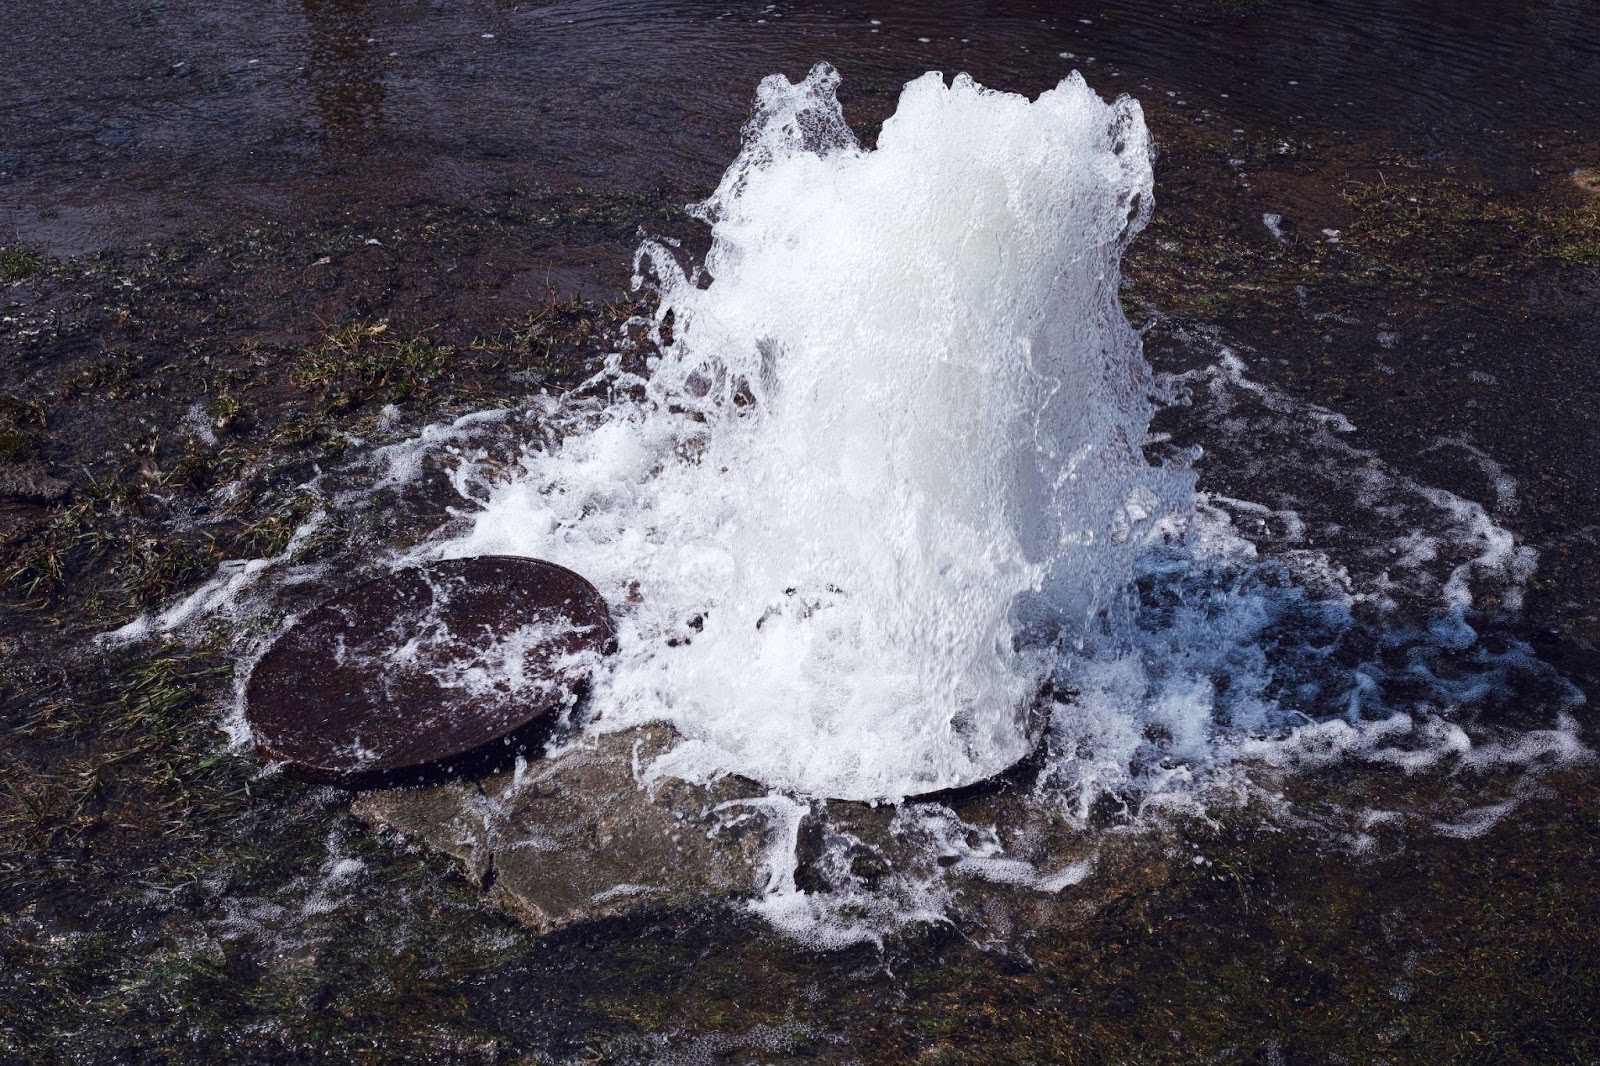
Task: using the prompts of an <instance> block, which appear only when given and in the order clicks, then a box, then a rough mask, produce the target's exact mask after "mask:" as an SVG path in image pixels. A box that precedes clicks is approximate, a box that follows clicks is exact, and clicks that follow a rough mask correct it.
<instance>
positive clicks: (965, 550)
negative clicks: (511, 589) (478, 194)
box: [449, 66, 1190, 799]
mask: <svg viewBox="0 0 1600 1066" xmlns="http://www.w3.org/2000/svg"><path fill="white" fill-rule="evenodd" d="M837 81H838V76H837V75H836V74H835V73H834V72H833V71H832V70H831V69H830V68H828V67H826V66H819V67H818V68H817V69H816V70H814V71H813V72H812V73H811V74H810V76H809V77H807V78H806V79H805V80H804V81H802V82H800V83H798V84H793V83H790V82H788V81H787V80H785V79H784V78H782V77H774V78H769V79H767V80H766V81H765V82H763V83H762V85H761V88H760V91H759V93H758V97H757V104H756V114H755V117H754V118H753V119H752V121H751V123H750V125H749V126H748V128H747V129H746V132H745V147H744V150H743V151H742V152H741V154H740V156H739V158H738V159H737V160H736V161H735V162H734V164H733V165H732V166H731V167H730V168H729V169H728V171H727V173H726V174H725V175H724V177H723V179H722V182H721V184H720V186H719V187H718V189H717V190H716V192H715V193H714V194H713V195H712V196H711V197H710V198H709V199H708V200H706V201H705V202H704V203H702V204H700V205H698V207H697V209H696V211H697V213H698V215H699V216H700V217H701V218H703V219H705V220H706V221H707V222H708V223H709V224H710V226H711V237H712V246H711V250H710V253H709V254H708V256H707V257H706V260H705V263H704V265H703V267H701V268H699V269H695V270H686V269H685V268H684V267H682V266H681V265H680V264H679V263H678V261H677V259H676V258H675V256H674V253H673V250H672V249H671V248H669V247H668V246H666V245H664V244H661V243H658V242H647V243H646V244H645V245H644V246H643V248H642V249H641V250H640V253H639V269H640V271H641V273H642V275H644V276H646V277H648V278H650V279H653V281H652V283H653V284H654V285H655V287H656V288H657V290H658V292H659V295H660V304H659V308H658V310H657V312H656V315H655V321H654V326H655V327H656V330H657V337H658V339H659V341H660V342H661V343H660V349H661V354H660V356H659V357H658V358H656V359H655V360H654V363H653V366H652V367H651V369H650V373H649V377H648V381H647V382H645V383H644V397H643V399H642V400H635V399H632V398H629V399H626V400H622V401H619V402H617V403H616V404H614V405H613V406H611V407H609V408H608V409H606V410H604V411H603V412H601V413H599V415H598V416H597V418H596V424H595V425H594V426H593V428H592V429H591V430H590V431H589V432H587V433H586V434H584V435H582V436H571V437H568V438H567V439H566V440H564V441H563V442H562V443H561V444H560V445H559V446H558V447H556V448H553V449H550V450H548V451H540V452H536V453H533V454H530V455H529V456H528V457H527V459H526V462H525V469H524V471H523V472H522V475H521V476H520V477H519V478H518V479H517V480H516V481H514V482H512V483H510V484H507V485H503V486H501V487H499V488H498V489H497V490H496V491H495V492H494V494H493V496H492V498H491V499H490V500H489V501H488V503H487V506H486V507H485V509H484V510H483V511H482V513H481V514H479V515H478V516H477V518H476V523H475V527H474V529H473V531H472V533H471V534H470V535H469V536H467V537H466V538H464V539H463V540H461V541H459V542H457V543H456V544H454V545H452V546H451V547H450V548H449V552H450V553H451V554H462V555H467V554H477V553H483V552H510V553H517V554H527V555H535V556H542V557H545V558H549V559H552V560H555V561H557V562H560V563H562V564H563V565H567V566H570V567H572V568H574V569H576V570H578V571H579V572H581V573H583V574H585V575H586V576H588V577H589V578H590V579H591V580H593V581H595V582H596V584H597V585H598V586H599V587H600V588H601V590H602V591H603V592H604V593H606V594H607V597H608V599H610V601H611V602H612V603H613V604H616V605H619V611H618V613H619V638H620V639H619V644H620V650H619V653H618V655H617V657H616V660H615V666H614V668H613V669H612V670H611V671H610V672H609V673H608V674H607V675H606V676H605V677H603V678H602V679H601V681H600V683H599V684H597V686H596V690H595V706H596V708H597V710H598V713H599V714H600V716H601V717H602V718H603V719H605V720H606V721H607V722H608V723H610V724H611V725H613V726H618V727H620V726H625V725H629V724H634V723H637V722H642V721H647V720H652V719H661V718H665V719H668V720H670V721H671V722H672V723H673V724H674V725H675V726H676V727H677V728H678V729H679V731H680V732H681V733H683V734H684V735H685V736H686V737H688V738H689V739H690V741H691V743H690V744H689V745H688V746H686V747H685V748H683V749H682V750H680V752H678V753H677V754H676V755H675V757H674V758H675V763H676V764H677V770H678V772H680V773H682V774H684V775H686V776H694V775H695V774H696V773H698V774H700V775H713V774H717V773H725V772H730V771H731V772H738V773H742V774H746V775H748V776H750V777H754V778H757V779H759V780H761V781H763V782H766V783H768V784H770V785H772V786H775V787H779V788H784V789H788V790H791V791H793V792H796V793H799V794H803V795H815V796H831V797H840V798H853V799H898V798H900V797H903V796H905V795H907V794H912V793H919V792H926V791H931V790H935V789H941V788H948V787H952V786H957V785H961V784H965V783H969V782H972V781H975V780H979V779H982V778H984V777H987V776H989V775H991V774H993V773H994V772H996V771H997V770H999V769H1002V768H1004V767H1005V766H1007V765H1009V764H1010V763H1012V762H1014V761H1015V760H1016V759H1018V758H1019V757H1021V756H1022V755H1023V754H1024V753H1025V752H1026V751H1027V750H1028V748H1029V746H1030V739H1029V736H1028V732H1027V722H1026V719H1027V713H1028V710H1029V707H1030V704H1031V703H1032V702H1033V701H1034V699H1035V696H1036V694H1037V693H1038V691H1039V690H1040V687H1041V685H1042V684H1043V683H1044V682H1045V681H1046V680H1047V679H1048V677H1049V675H1050V673H1051V672H1052V670H1053V669H1054V662H1055V658H1056V653H1055V651H1054V648H1055V646H1057V645H1069V646H1070V645H1071V644H1074V643H1081V640H1082V638H1083V634H1084V633H1085V631H1086V630H1087V629H1088V628H1090V627H1091V626H1092V625H1093V624H1095V622H1096V619H1097V618H1098V617H1099V616H1100V615H1101V614H1102V613H1104V612H1106V611H1107V610H1115V609H1116V608H1117V606H1118V603H1119V601H1120V598H1121V597H1122V594H1123V591H1124V589H1125V587H1126V585H1127V583H1128V580H1129V578H1130V577H1131V575H1132V572H1133V565H1134V560H1135V558H1136V557H1137V555H1138V553H1139V551H1140V550H1141V548H1142V546H1143V545H1144V543H1145V542H1146V541H1147V540H1148V539H1149V538H1150V537H1151V536H1152V535H1153V534H1154V530H1155V529H1156V527H1157V526H1158V524H1159V522H1160V521H1161V520H1162V519H1163V518H1165V517H1167V516H1169V515H1171V514H1173V513H1181V512H1182V511H1183V510H1184V508H1185V507H1186V506H1187V500H1188V496H1189V493H1190V480H1189V477H1188V475H1187V473H1185V472H1183V471H1181V470H1175V469H1173V470H1169V469H1163V468H1155V467H1152V466H1151V465H1149V464H1148V463H1147V462H1146V461H1145V459H1144V457H1143V455H1142V454H1141V452H1140V448H1139V445H1140V442H1141V441H1142V440H1143V438H1144V435H1145V433H1146V429H1147V425H1148V421H1149V418H1150V415H1151V411H1152V405H1151V402H1150V399H1149V392H1150V380H1149V371H1148V368H1147V367H1146V365H1145V363H1144V361H1143V359H1142V357H1141V354H1140V348H1139V342H1138V338H1137V336H1136V335H1135V333H1134V332H1133V331H1132V329H1131V328H1130V327H1129V326H1128V324H1127V322H1126V320H1125V319H1124V317H1123V315H1122V311H1121V309H1120V306H1119V304H1118V301H1117V285H1118V278H1119V273H1118V263H1119V257H1120V255H1121V251H1122V249H1123V247H1124V246H1125V245H1126V243H1127V241H1128V240H1129V239H1130V238H1131V237H1132V235H1133V234H1134V233H1135V232H1137V231H1138V230H1139V229H1140V228H1141V227H1142V226H1143V224H1144V222H1145V220H1146V218H1147V217H1148V214H1149V210H1150V192H1151V146H1150V140H1149V136H1148V134H1147V133H1146V131H1145V128H1144V124H1143V121H1142V118H1141V115H1140V112H1139V108H1138V105H1137V104H1135V103H1134V102H1133V101H1132V100H1130V99H1128V98H1126V97H1124V98H1121V99H1119V100H1117V101H1116V102H1114V103H1111V104H1107V103H1105V102H1103V101H1102V100H1101V99H1100V98H1099V97H1098V96H1096V95H1095V94H1094V92H1093V91H1091V90H1090V89H1089V88H1088V86H1087V85H1086V84H1085V83H1084V81H1083V79H1082V78H1081V77H1079V76H1078V75H1076V74H1074V75H1072V76H1071V77H1069V78H1067V79H1066V80H1065V81H1063V82H1062V83H1061V84H1060V85H1059V86H1057V87H1056V88H1055V89H1053V90H1051V91H1049V92H1046V93H1044V94H1043V95H1041V96H1040V97H1039V98H1038V99H1037V100H1034V101H1029V100H1027V99H1025V98H1023V97H1020V96H1015V95H1012V94H1007V93H998V92H992V91H989V90H987V89H984V88H982V87H981V86H979V85H977V84H976V83H974V82H973V81H972V80H971V79H970V78H968V77H966V76H964V75H963V76H958V77H957V78H956V79H955V80H954V82H953V83H952V84H948V85H947V84H946V83H945V81H944V80H943V79H942V78H941V77H940V76H939V75H937V74H929V75H926V76H924V77H922V78H919V79H917V80H915V81H913V82H912V83H910V84H909V85H908V86H907V87H906V89H905V92H904V94H903V95H902V97H901V101H900V105H899V108H898V110H897V112H896V114H895V115H894V116H893V117H892V118H891V119H890V120H889V121H888V122H886V123H885V124H884V127H883V131H882V133H881V135H880V137H879V140H878V144H877V147H876V148H875V149H874V150H870V151H869V150H866V149H864V148H862V147H861V146H860V145H859V144H858V143H857V141H856V139H855V137H854V136H853V134H852V133H851V132H850V129H849V127H848V126H847V125H846V123H845V121H844V117H843V115H842V113H841V110H840V108H839V105H838V102H837V100H836V98H835V96H834V87H835V85H836V84H837ZM691 620H693V621H694V623H695V625H696V627H697V629H696V630H695V631H694V632H692V633H691V632H690V631H689V630H688V629H687V628H686V627H687V626H688V624H689V623H690V622H691ZM674 635H680V636H682V637H684V638H686V639H681V640H675V641H674V642H673V643H672V644H671V646H669V644H668V642H667V640H666V638H667V637H669V636H674Z"/></svg>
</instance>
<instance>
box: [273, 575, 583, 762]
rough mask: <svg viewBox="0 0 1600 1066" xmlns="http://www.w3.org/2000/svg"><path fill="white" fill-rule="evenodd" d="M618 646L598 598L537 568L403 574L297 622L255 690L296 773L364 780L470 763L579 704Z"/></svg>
mask: <svg viewBox="0 0 1600 1066" xmlns="http://www.w3.org/2000/svg"><path fill="white" fill-rule="evenodd" d="M611 645H612V630H611V616H610V613H609V612H608V611H607V610H606V605H605V601H604V599H602V598H601V596H600V593H599V592H598V591H596V590H595V587H594V586H593V585H591V584H589V582H587V581H585V580H584V579H583V578H582V577H579V576H578V575H577V574H575V573H573V572H572V571H571V570H568V569H566V568H565V567H560V566H556V565H555V564H554V563H547V562H543V561H542V560H538V559H524V558H517V557H513V556H479V557H477V558H472V559H451V560H446V561H443V562H437V563H430V564H428V565H427V566H421V567H414V568H411V569H406V570H399V571H396V572H395V573H393V574H390V575H388V576H387V577H382V578H378V579H377V580H374V581H369V582H367V583H366V584H363V585H358V586H356V587H355V588H352V589H350V590H349V591H347V592H344V593H341V594H340V595H338V596H336V597H334V598H333V599H331V600H329V601H328V602H326V603H324V604H322V605H321V606H320V607H317V608H316V609H314V610H312V611H310V612H309V613H308V614H306V615H304V616H303V617H302V618H300V619H299V620H298V621H297V622H296V623H295V624H294V625H293V626H292V627H290V629H289V630H288V631H287V632H286V633H284V634H283V636H282V637H280V638H279V640H278V642H277V643H276V644H274V645H273V646H272V648H271V649H269V650H268V652H267V653H266V655H264V656H262V658H261V660H260V662H258V663H257V664H256V667H255V670H254V671H253V672H252V674H251V676H250V681H249V684H248V685H247V687H246V690H245V716H246V718H248V719H249V722H250V726H251V729H252V731H253V732H254V734H255V738H256V743H257V745H258V746H259V747H260V748H261V750H262V752H263V753H264V754H266V755H267V756H268V757H269V758H272V759H276V760H282V761H283V762H285V763H287V764H288V768H289V769H290V771H291V772H294V773H296V774H298V775H299V776H302V777H307V778H311V779H313V780H320V781H343V780H348V779H355V778H359V779H365V778H370V777H375V776H380V775H385V774H389V773H392V772H394V771H401V770H408V769H411V768H416V767H422V766H426V765H429V764H433V763H437V762H439V761H441V760H447V759H453V758H455V757H457V756H462V755H465V754H466V753H469V752H472V751H474V750H475V749H478V748H480V747H482V746H483V745H486V744H488V743H490V742H492V741H498V740H501V739H502V738H505V737H508V736H509V735H510V734H512V733H514V732H516V731H517V730H519V729H521V728H523V727H524V726H527V725H529V724H530V723H532V722H533V721H534V720H535V719H538V718H540V717H541V716H543V715H546V714H549V713H551V712H553V711H555V710H557V709H559V708H560V707H562V706H563V705H568V704H571V703H572V702H574V701H575V700H576V698H577V694H578V693H579V692H580V691H581V690H582V689H583V687H584V685H585V684H586V683H587V681H588V679H589V677H590V675H591V673H592V672H593V670H594V668H595V666H596V665H597V664H598V662H599V660H600V657H601V656H602V655H604V654H605V653H606V652H607V651H609V650H610V648H611Z"/></svg>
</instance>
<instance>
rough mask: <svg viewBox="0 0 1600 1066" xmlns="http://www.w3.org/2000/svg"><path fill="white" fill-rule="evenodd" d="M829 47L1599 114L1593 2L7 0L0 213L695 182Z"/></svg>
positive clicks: (32, 219) (1548, 126)
mask: <svg viewBox="0 0 1600 1066" xmlns="http://www.w3.org/2000/svg"><path fill="white" fill-rule="evenodd" d="M1062 53H1069V54H1070V56H1071V58H1063V57H1062ZM819 59H827V60H829V61H830V62H832V63H834V65H835V66H837V67H838V68H839V69H840V70H841V71H842V72H843V74H844V77H845V91H844V93H843V95H844V96H845V98H846V100H847V106H848V107H849V108H850V110H851V114H852V117H853V119H859V120H860V121H861V122H863V123H864V124H867V125H869V126H870V124H871V123H872V122H874V121H876V120H880V119H881V118H882V117H883V116H884V115H885V114H887V113H888V111H889V110H890V109H891V108H892V102H893V98H894V95H895V93H896V92H897V91H898V88H899V86H900V85H901V84H902V83H903V82H904V81H906V80H907V79H909V78H911V77H913V76H915V75H916V74H919V73H921V72H923V71H925V70H929V69H941V70H945V71H948V72H954V71H957V70H966V71H970V72H971V73H972V74H973V75H974V76H975V77H977V78H978V79H979V80H980V81H981V82H983V83H985V84H988V85H991V86H995V87H1000V88H1006V89H1012V90H1017V91H1024V92H1028V93H1036V92H1038V91H1040V90H1041V89H1043V88H1045V87H1048V86H1049V85H1051V84H1053V83H1054V82H1055V81H1057V80H1058V79H1059V78H1060V77H1061V76H1062V75H1063V74H1064V73H1066V71H1067V70H1069V69H1071V68H1073V67H1077V68H1080V69H1082V70H1083V71H1084V72H1085V74H1086V75H1087V76H1088V78H1089V80H1090V82H1091V84H1093V85H1095V86H1096V87H1097V88H1098V89H1099V90H1100V91H1101V92H1103V93H1107V94H1109V93H1112V92H1116V91H1122V90H1126V91H1130V92H1133V93H1134V94H1135V95H1138V96H1140V97H1141V98H1142V99H1146V100H1147V101H1150V102H1153V103H1159V104H1161V105H1162V106H1165V107H1169V108H1170V109H1171V110H1172V112H1173V113H1174V114H1176V115H1179V116H1181V115H1183V114H1186V113H1187V111H1185V110H1184V109H1190V110H1192V111H1193V113H1194V114H1195V115H1197V116H1199V115H1200V114H1201V112H1202V111H1203V110H1204V111H1207V112H1209V114H1210V119H1209V120H1210V121H1216V122H1227V123H1230V124H1231V125H1233V126H1249V127H1251V128H1252V132H1255V131H1256V130H1259V129H1261V128H1263V127H1267V128H1270V129H1273V130H1280V129H1281V130H1282V131H1284V132H1288V131H1291V130H1303V131H1308V132H1311V131H1323V132H1326V131H1328V130H1349V131H1351V132H1352V134H1357V133H1359V134H1361V135H1362V136H1364V137H1368V138H1370V137H1372V136H1374V135H1380V136H1383V137H1388V138H1392V139H1393V140H1394V141H1395V143H1396V144H1397V145H1398V146H1401V147H1404V148H1405V149H1406V150H1409V151H1413V152H1419V153H1423V154H1425V155H1427V156H1429V157H1432V158H1438V159H1443V160H1447V161H1459V162H1462V163H1465V164H1470V165H1471V166H1472V167H1474V168H1476V169H1479V170H1483V171H1487V172H1489V173H1491V174H1496V175H1498V176H1501V177H1504V178H1505V179H1506V180H1511V181H1514V180H1516V172H1517V160H1518V150H1517V141H1516V139H1515V137H1514V135H1513V134H1512V133H1511V132H1508V131H1515V136H1518V137H1526V136H1537V135H1539V134H1541V133H1548V134H1549V135H1552V136H1563V135H1581V134H1589V133H1593V132H1594V131H1595V129H1596V128H1597V121H1600V120H1597V118H1596V105H1597V104H1600V15H1597V14H1596V7H1595V5H1594V4H1592V3H1590V2H1589V0H1543V2H1537V0H1465V2H1444V0H1417V2H1395V3H1379V2H1374V0H1340V2H1333V3H1328V2H1276V0H1254V2H1252V0H1234V2H1230V3H1224V2H1222V0H1210V2H1201V0H1187V2H1183V0H1166V2H1159V0H1146V2H1116V3H1077V4H1060V3H1036V2H1034V3H1030V2H1022V0H1008V2H990V3H977V2H965V3H961V2H954V0H937V2H932V3H916V4H910V3H886V2H881V0H880V2H876V3H842V4H829V5H826V6H823V5H814V4H803V3H792V2H791V3H775V4H762V3H684V2H677V3H664V2H641V0H633V2H618V3H596V2H576V0H575V2H567V3H545V4H539V3H520V4H513V3H507V2H504V0H502V2H488V0H477V2H472V3H445V2H443V0H432V2H427V3H413V2H402V0H148V2H146V3H142V4H137V5H132V4H127V5H124V4H95V3H89V2H87V0H41V2H38V3H20V2H14V3H9V4H6V5H4V6H3V10H0V235H4V236H11V235H12V234H10V233H9V232H8V231H14V236H15V238H18V239H21V240H25V241H29V242H34V243H38V244H41V245H44V246H45V247H47V248H48V249H50V250H52V251H55V252H58V253H71V252H76V251H83V250H87V249H92V248H95V247H100V246H105V245H108V244H121V243H127V242H137V241H143V240H147V239H152V238H156V237H159V236H161V235H163V234H168V233H171V232H175V231H184V230H189V229H193V228H196V227H226V226H229V225H232V224H234V223H235V222H237V221H239V220H241V219H255V218H267V219H271V218H275V217H276V218H283V217H299V216H304V215H306V214H321V213H325V212H326V213H337V212H340V211H343V210H345V209H347V208H348V207H349V206H350V205H351V204H359V205H361V206H363V207H367V208H371V207H382V206H384V205H401V204H415V203H418V202H423V201H427V202H442V203H473V202H475V201H476V200H477V199H478V198H479V197H481V196H483V195H484V194H485V193H488V192H492V191H494V190H497V189H504V188H526V187H528V186H531V185H536V184H540V183H542V184H546V185H549V186H552V187H554V188H556V189H570V188H574V187H580V186H581V187H590V188H605V189H610V190H619V191H631V192H649V193H660V194H662V195H663V196H666V197H668V198H676V199H685V198H690V197H694V196H697V195H699V194H700V193H702V192H703V191H704V190H705V189H706V188H707V187H708V184H709V183H710V182H711V181H712V180H713V179H714V178H715V176H716V175H717V173H718V172H720V170H721V168H722V166H723V165H724V164H725V163H726V161H727V160H728V159H729V158H731V156H732V154H733V150H734V147H735V145H736V143H737V133H738V128H739V126H740V124H741V122H742V121H743V119H744V117H745V114H746V110H747V107H748V102H749V99H750V95H751V91H752V89H753V87H754V85H755V83H756V81H757V80H758V79H759V78H761V77H762V76H764V75H766V74H770V73H773V72H775V71H782V72H785V73H787V74H789V75H791V76H798V75H799V74H801V73H803V72H804V71H805V69H807V68H808V67H809V66H810V65H811V64H812V63H813V62H815V61H817V60H819ZM1179 120H1181V118H1180V119H1179ZM1204 120H1206V119H1205V118H1204V117H1202V121H1204ZM1158 129H1159V126H1158Z"/></svg>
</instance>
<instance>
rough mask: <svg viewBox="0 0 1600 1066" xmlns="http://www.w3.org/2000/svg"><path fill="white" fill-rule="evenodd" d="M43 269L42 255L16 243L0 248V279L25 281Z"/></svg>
mask: <svg viewBox="0 0 1600 1066" xmlns="http://www.w3.org/2000/svg"><path fill="white" fill-rule="evenodd" d="M43 269H44V256H42V255H40V254H39V253H38V252H35V251H33V250H32V249H31V248H22V247H18V246H16V245H11V246H7V247H4V248H0V281H4V282H14V281H27V280H28V279H29V278H31V277H33V276H34V275H35V274H37V273H39V271H41V270H43Z"/></svg>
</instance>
